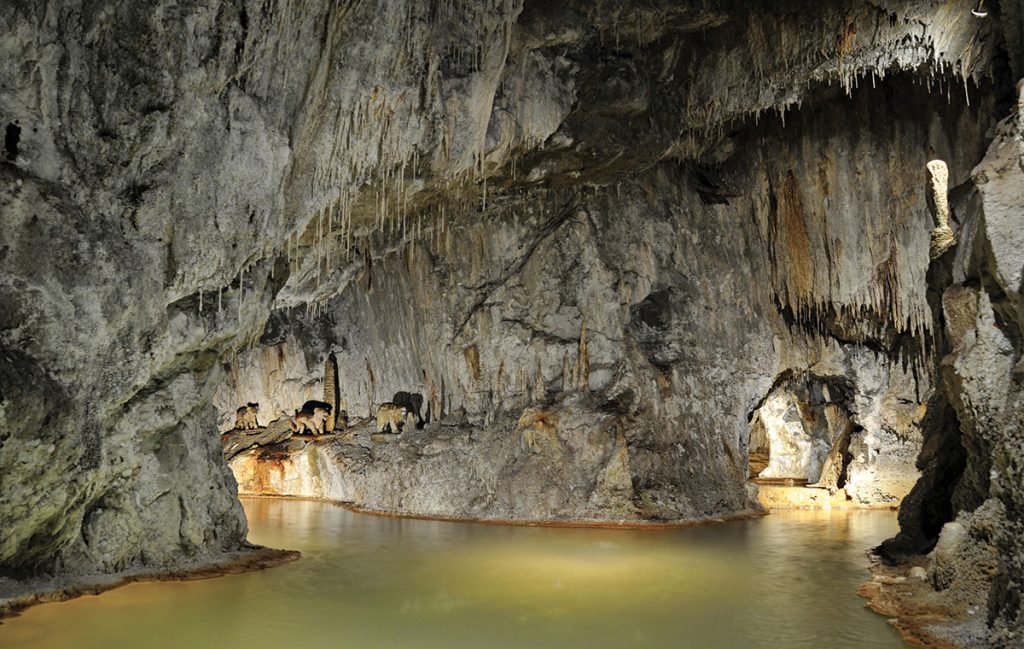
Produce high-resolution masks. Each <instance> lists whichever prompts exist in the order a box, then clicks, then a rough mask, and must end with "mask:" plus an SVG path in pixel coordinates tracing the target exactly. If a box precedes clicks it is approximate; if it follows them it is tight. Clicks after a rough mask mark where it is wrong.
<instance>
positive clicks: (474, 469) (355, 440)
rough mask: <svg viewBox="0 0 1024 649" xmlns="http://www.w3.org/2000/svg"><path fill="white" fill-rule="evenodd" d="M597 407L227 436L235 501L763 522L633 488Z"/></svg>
mask: <svg viewBox="0 0 1024 649" xmlns="http://www.w3.org/2000/svg"><path fill="white" fill-rule="evenodd" d="M594 405H595V404H591V403H589V399H588V397H587V396H585V395H570V396H569V397H567V398H565V399H564V400H561V401H559V402H557V403H555V404H553V405H552V407H551V408H549V409H545V410H541V409H528V410H526V411H525V412H523V413H522V414H521V415H518V416H517V415H512V414H499V415H497V416H496V418H495V419H494V420H493V421H492V422H490V423H488V424H487V425H482V426H472V425H470V424H469V423H468V422H467V420H466V419H465V417H464V416H463V415H460V414H454V415H449V416H446V417H445V418H443V419H441V420H439V421H436V422H433V423H430V424H427V425H425V426H423V427H422V428H416V427H408V429H403V431H402V432H401V433H400V434H392V433H390V432H387V433H379V432H377V431H376V423H375V422H374V421H372V420H370V419H364V420H361V421H357V422H353V425H352V426H351V427H350V428H348V429H346V430H345V431H340V432H338V433H336V434H329V435H321V436H311V435H293V434H291V431H290V430H287V429H286V426H281V425H280V422H275V423H274V424H271V425H270V426H268V427H267V428H264V429H259V430H255V431H245V432H243V431H232V432H230V433H227V434H225V435H224V436H223V437H222V444H223V445H224V448H225V453H226V455H228V456H229V457H230V461H229V466H230V467H231V469H232V471H233V472H234V474H235V478H236V480H237V481H238V490H239V494H240V495H264V496H266V495H273V496H297V497H305V498H318V499H325V500H330V501H335V502H341V503H345V504H348V505H351V506H353V507H355V508H358V509H361V510H365V511H371V512H386V513H390V514H399V515H411V516H426V517H438V518H452V519H473V520H500V521H512V522H515V521H531V522H536V521H540V520H547V521H556V522H563V523H564V522H589V523H615V524H629V523H638V522H651V523H666V522H684V521H691V520H696V519H708V518H724V517H734V516H736V515H737V514H739V515H752V514H756V513H759V512H758V510H757V509H756V506H755V508H750V509H745V510H740V511H739V512H737V508H736V507H735V504H734V503H731V502H722V501H721V498H720V497H719V496H717V495H716V491H715V488H714V486H713V485H708V486H707V487H706V493H702V492H701V491H700V490H694V491H693V492H691V493H690V494H688V497H687V498H686V499H685V500H684V499H681V497H680V499H673V498H670V497H665V496H664V495H663V494H655V493H652V492H650V491H647V490H643V489H636V488H634V486H633V484H632V482H631V480H630V467H629V461H630V460H629V456H628V453H627V449H626V441H625V439H624V436H623V433H622V430H621V427H620V426H619V425H618V424H617V418H616V415H615V414H614V413H612V412H608V411H607V410H606V411H603V412H602V411H601V410H600V408H595V407H594ZM510 431H511V432H510ZM261 440H262V441H264V442H269V443H263V444H260V443H258V442H259V441H261ZM250 444H252V446H251V447H250ZM247 447H248V448H247Z"/></svg>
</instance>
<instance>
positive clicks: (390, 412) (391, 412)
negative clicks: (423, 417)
mask: <svg viewBox="0 0 1024 649" xmlns="http://www.w3.org/2000/svg"><path fill="white" fill-rule="evenodd" d="M406 420H408V421H409V422H411V423H412V425H413V426H415V425H416V421H415V420H414V419H413V415H412V413H410V412H409V410H408V409H407V408H406V407H405V406H400V405H398V404H396V403H382V404H380V407H379V408H377V432H378V433H382V432H384V429H385V428H386V429H388V430H390V431H391V432H392V433H400V432H402V425H403V424H405V423H406Z"/></svg>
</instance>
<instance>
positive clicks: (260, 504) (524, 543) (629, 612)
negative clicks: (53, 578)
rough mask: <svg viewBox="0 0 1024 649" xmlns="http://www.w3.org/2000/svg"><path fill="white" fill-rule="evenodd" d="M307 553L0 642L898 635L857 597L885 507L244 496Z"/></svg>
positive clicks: (47, 612) (693, 641)
mask: <svg viewBox="0 0 1024 649" xmlns="http://www.w3.org/2000/svg"><path fill="white" fill-rule="evenodd" d="M243 503H244V504H245V509H246V512H247V513H248V515H249V524H250V528H251V533H250V539H251V540H252V541H254V542H256V543H260V544H263V545H268V546H274V547H287V548H295V549H299V550H301V551H302V552H303V555H304V558H303V559H302V560H300V561H298V562H296V563H293V564H289V565H286V566H282V567H278V568H274V569H272V570H267V571H264V572H258V573H249V574H243V575H233V576H229V577H223V578H219V579H211V580H206V581H198V582H183V583H153V584H133V585H131V586H127V587H124V588H120V589H117V590H114V591H111V592H108V593H105V594H103V595H101V596H99V597H83V598H81V599H78V600H73V601H70V602H64V603H61V604H49V605H45V606H41V607H37V608H34V609H30V610H28V611H27V612H26V613H25V614H24V615H23V616H21V617H19V618H15V619H13V620H9V621H7V622H6V623H5V624H4V625H3V626H0V646H3V647H7V646H10V647H25V648H44V647H45V648H46V649H51V648H54V647H76V648H81V649H89V648H94V647H95V648H102V649H114V648H118V647H152V648H157V649H160V648H165V647H166V648H172V647H173V648H174V649H178V648H180V647H189V648H204V647H211V648H213V647H216V648H218V649H233V648H236V647H237V648H243V647H244V648H247V649H248V648H252V649H262V648H270V647H273V648H275V649H276V648H280V647H302V648H319V647H325V648H326V647H330V648H331V649H336V648H344V647H354V648H356V647H358V648H360V649H362V648H375V647H417V648H420V647H444V648H445V649H450V648H452V647H473V648H498V647H530V648H532V647H559V648H562V647H586V648H597V647H686V648H691V647H692V648H704V647H707V648H711V649H729V648H732V647H737V648H739V647H742V648H744V649H748V648H751V647H766V648H767V647H772V648H773V649H774V648H787V649H788V648H799V647H807V648H814V649H818V648H820V647H825V646H828V647H829V648H830V649H841V648H844V647H848V648H857V649H869V648H873V647H903V646H904V645H903V644H902V643H901V641H900V640H899V638H898V637H897V635H896V634H895V633H894V632H893V631H892V630H891V629H890V628H889V627H888V625H887V624H886V623H885V620H884V619H883V618H882V617H880V616H877V615H875V614H873V613H870V612H869V611H867V610H865V609H864V608H863V602H862V600H860V598H858V597H857V596H856V594H855V590H856V587H857V585H858V584H859V583H860V582H861V581H864V580H865V579H866V578H867V573H866V571H865V569H866V566H867V559H866V557H865V555H864V550H865V548H868V547H871V546H872V545H874V544H876V543H878V542H879V541H881V540H882V539H883V538H885V537H887V536H890V535H891V534H893V533H894V532H895V530H896V516H895V515H894V514H892V513H888V512H787V513H775V514H772V515H771V516H768V517H766V518H763V519H759V520H754V521H745V522H734V523H726V524H721V525H712V526H707V527H699V528H689V529H679V530H644V531H630V530H591V529H556V528H527V527H500V526H491V525H473V524H461V523H442V522H432V521H417V520H403V519H393V518H381V517H375V516H366V515H360V514H353V513H351V512H348V511H345V510H343V509H341V508H338V507H334V506H332V505H328V504H323V503H314V502H302V501H287V500H243Z"/></svg>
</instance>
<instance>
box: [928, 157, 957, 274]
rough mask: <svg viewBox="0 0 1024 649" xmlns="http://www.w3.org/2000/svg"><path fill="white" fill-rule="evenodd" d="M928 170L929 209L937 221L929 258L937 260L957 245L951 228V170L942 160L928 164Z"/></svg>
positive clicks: (933, 231)
mask: <svg viewBox="0 0 1024 649" xmlns="http://www.w3.org/2000/svg"><path fill="white" fill-rule="evenodd" d="M927 169H928V208H929V211H931V213H932V218H934V219H935V229H933V230H932V235H931V245H930V247H929V256H930V257H931V258H932V259H936V258H938V257H940V256H941V255H942V254H943V253H944V252H946V251H947V250H949V249H950V248H952V247H953V245H954V244H956V237H955V236H954V235H953V230H952V228H950V227H949V197H948V191H949V190H948V186H949V170H948V169H947V168H946V163H945V162H943V161H942V160H932V161H931V162H929V163H928V164H927Z"/></svg>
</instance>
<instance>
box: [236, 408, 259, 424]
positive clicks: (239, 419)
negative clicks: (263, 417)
mask: <svg viewBox="0 0 1024 649" xmlns="http://www.w3.org/2000/svg"><path fill="white" fill-rule="evenodd" d="M259 412H260V404H258V403H252V402H251V401H250V402H249V403H247V404H245V405H244V406H242V407H241V408H239V409H238V410H236V411H235V428H236V429H238V430H256V429H257V428H259V427H260V423H259V421H257V419H256V416H257V415H258V414H259Z"/></svg>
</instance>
